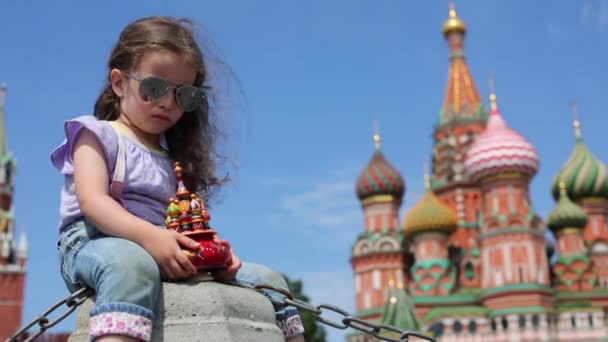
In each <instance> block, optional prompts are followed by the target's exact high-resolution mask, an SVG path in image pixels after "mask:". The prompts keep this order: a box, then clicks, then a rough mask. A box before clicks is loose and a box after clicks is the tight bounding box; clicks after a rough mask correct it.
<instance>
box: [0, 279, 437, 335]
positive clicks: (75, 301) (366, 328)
mask: <svg viewBox="0 0 608 342" xmlns="http://www.w3.org/2000/svg"><path fill="white" fill-rule="evenodd" d="M231 285H234V286H238V287H242V288H246V289H251V290H254V291H257V292H260V293H262V294H264V292H268V291H274V292H277V293H280V294H282V295H283V296H284V299H283V302H278V301H276V300H274V299H272V298H270V297H269V296H266V297H268V299H269V300H270V301H271V302H272V304H273V305H275V306H278V307H284V306H288V305H291V306H294V307H296V308H298V309H300V310H304V311H307V312H310V313H311V314H312V315H313V317H314V318H315V320H317V321H319V322H321V323H323V324H326V325H329V326H331V327H334V328H336V329H341V330H344V329H346V328H352V329H355V330H358V331H361V332H363V333H366V334H370V335H372V336H374V337H375V338H377V339H378V340H380V341H388V342H408V341H409V338H410V337H418V338H420V339H423V340H426V341H431V342H435V339H434V338H432V337H429V336H426V335H423V334H421V333H418V332H415V331H405V330H401V329H399V328H396V327H393V326H390V325H386V324H377V323H372V322H369V321H365V320H362V319H360V318H356V317H353V316H351V315H350V314H349V313H348V312H347V311H345V310H342V309H340V308H339V307H336V306H333V305H329V304H321V305H317V306H316V307H315V306H312V305H311V304H310V303H308V302H306V301H303V300H300V299H297V298H294V296H293V294H291V292H289V291H287V290H283V289H277V288H275V287H273V286H271V285H267V284H259V285H255V286H253V285H245V284H242V283H232V284H231ZM93 294H94V291H93V290H92V289H90V288H82V289H80V290H78V291H76V292H74V293H72V294H71V295H70V296H68V297H66V298H64V299H62V300H60V301H59V302H57V303H55V304H54V305H52V306H51V307H49V308H48V309H47V310H46V311H44V312H43V313H42V314H41V315H40V316H38V317H37V318H35V319H34V320H32V321H31V322H30V323H28V324H27V325H25V326H24V327H23V328H21V329H19V331H17V332H16V333H15V334H14V335H13V336H11V337H10V338H9V339H8V340H6V342H20V340H19V339H18V338H19V337H21V336H22V335H24V334H25V333H26V332H27V331H28V330H29V329H30V328H31V327H33V326H34V325H36V324H38V325H39V326H40V329H39V330H38V332H36V333H35V334H34V335H32V336H29V337H28V338H27V339H26V340H25V341H23V342H31V341H34V340H35V339H36V338H38V337H39V336H40V335H42V334H43V333H44V332H45V331H46V330H47V329H50V328H52V327H54V326H55V325H57V323H59V322H61V321H62V320H63V319H65V318H66V317H68V316H69V315H70V314H71V313H72V312H74V310H76V308H77V307H78V306H80V305H81V304H82V303H84V302H85V301H86V300H87V299H88V298H90V297H91V296H92V295H93ZM63 304H66V305H67V307H68V309H67V310H66V311H64V312H63V313H62V314H61V315H59V317H57V318H56V319H54V320H53V321H49V318H48V316H49V315H50V314H51V313H53V312H54V311H55V310H57V309H58V308H59V307H60V306H62V305H63ZM323 310H326V311H330V312H334V313H336V314H339V315H341V316H342V317H343V318H342V321H340V322H335V321H332V320H329V319H327V318H324V317H323V313H324V311H323ZM386 333H392V334H393V335H399V337H398V338H392V337H388V336H387V335H386Z"/></svg>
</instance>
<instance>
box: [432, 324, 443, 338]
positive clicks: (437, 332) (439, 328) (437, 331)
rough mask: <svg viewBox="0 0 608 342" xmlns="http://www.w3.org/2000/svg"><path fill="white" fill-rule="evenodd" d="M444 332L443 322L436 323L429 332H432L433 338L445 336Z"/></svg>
mask: <svg viewBox="0 0 608 342" xmlns="http://www.w3.org/2000/svg"><path fill="white" fill-rule="evenodd" d="M443 330H444V327H443V323H441V322H437V323H434V324H433V325H431V327H430V328H429V331H431V332H432V333H433V337H441V336H443Z"/></svg>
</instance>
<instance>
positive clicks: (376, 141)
mask: <svg viewBox="0 0 608 342" xmlns="http://www.w3.org/2000/svg"><path fill="white" fill-rule="evenodd" d="M374 147H375V148H376V151H380V148H381V147H382V138H381V137H380V124H379V123H378V119H375V120H374Z"/></svg>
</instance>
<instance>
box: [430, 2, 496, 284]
mask: <svg viewBox="0 0 608 342" xmlns="http://www.w3.org/2000/svg"><path fill="white" fill-rule="evenodd" d="M443 34H444V37H445V39H446V40H447V42H448V46H449V49H450V67H449V71H448V81H447V89H446V93H445V99H444V102H443V107H442V108H441V112H440V115H439V122H438V123H437V124H436V126H435V131H434V133H433V138H434V146H433V177H432V184H431V185H432V188H433V191H434V192H435V194H436V195H437V197H438V198H439V199H440V200H441V201H442V202H443V203H444V204H446V205H448V206H449V207H450V208H451V209H452V210H453V211H454V213H455V214H456V217H457V219H458V228H457V229H456V231H455V232H454V233H453V234H452V235H451V236H450V238H449V241H448V243H449V245H450V246H452V247H455V249H454V250H453V251H452V253H451V256H450V259H452V262H454V263H455V264H456V265H457V266H458V269H457V270H456V271H457V274H459V280H458V283H459V285H458V286H459V287H462V288H466V289H476V288H479V286H480V281H479V279H480V272H481V271H480V266H479V265H480V263H479V246H478V244H477V233H478V230H479V227H478V224H477V221H478V220H477V215H478V213H479V210H480V207H481V195H480V190H479V187H478V186H477V185H476V184H475V183H474V182H471V180H470V179H469V177H468V176H467V174H466V173H465V170H464V158H465V155H466V153H467V151H468V149H469V147H470V146H471V144H472V143H473V141H474V140H475V138H476V137H477V135H478V134H480V133H481V132H482V131H483V130H484V128H485V124H486V121H487V117H488V114H487V112H486V110H485V108H484V106H483V103H482V101H481V97H480V96H479V91H478V90H477V87H476V86H475V82H474V81H473V77H472V76H471V72H470V71H469V67H468V66H467V63H466V58H465V53H464V47H463V45H464V37H465V34H466V27H465V24H464V22H463V21H462V20H461V19H460V18H458V16H457V15H456V10H455V8H454V5H453V4H451V8H450V16H449V18H448V20H447V21H446V22H445V24H444V26H443Z"/></svg>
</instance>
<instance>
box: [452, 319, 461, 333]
mask: <svg viewBox="0 0 608 342" xmlns="http://www.w3.org/2000/svg"><path fill="white" fill-rule="evenodd" d="M452 328H453V329H454V332H455V333H456V334H460V333H461V332H462V323H460V321H456V322H454V325H453V326H452Z"/></svg>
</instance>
